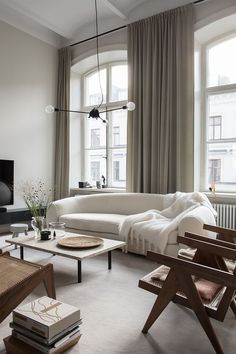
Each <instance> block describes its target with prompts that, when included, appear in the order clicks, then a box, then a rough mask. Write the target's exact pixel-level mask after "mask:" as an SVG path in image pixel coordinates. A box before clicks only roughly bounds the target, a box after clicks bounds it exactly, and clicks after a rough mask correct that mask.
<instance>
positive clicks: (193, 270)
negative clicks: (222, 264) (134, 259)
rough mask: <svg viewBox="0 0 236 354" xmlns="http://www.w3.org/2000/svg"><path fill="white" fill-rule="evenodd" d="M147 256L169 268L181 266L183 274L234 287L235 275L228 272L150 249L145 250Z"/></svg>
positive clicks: (235, 287)
mask: <svg viewBox="0 0 236 354" xmlns="http://www.w3.org/2000/svg"><path fill="white" fill-rule="evenodd" d="M147 258H148V259H150V260H152V261H155V262H158V263H159V264H163V265H166V266H167V267H170V268H174V267H178V268H179V269H180V268H181V272H183V273H185V274H189V275H196V276H197V277H199V278H203V279H207V280H210V281H212V282H215V283H219V284H222V285H223V286H226V287H229V288H233V289H236V275H234V274H231V273H229V272H225V271H223V270H219V269H215V268H211V267H208V266H205V265H203V264H197V263H193V262H191V261H187V260H183V259H180V258H174V257H171V256H167V255H165V254H161V253H155V252H151V251H148V252H147Z"/></svg>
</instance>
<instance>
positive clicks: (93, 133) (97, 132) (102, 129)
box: [85, 114, 106, 149]
mask: <svg viewBox="0 0 236 354" xmlns="http://www.w3.org/2000/svg"><path fill="white" fill-rule="evenodd" d="M100 116H101V117H102V118H104V119H105V115H104V114H100ZM85 119H86V121H85V148H87V149H90V148H96V147H97V148H99V147H100V148H101V147H105V146H106V125H105V124H104V123H102V121H101V120H100V119H94V118H87V117H85Z"/></svg>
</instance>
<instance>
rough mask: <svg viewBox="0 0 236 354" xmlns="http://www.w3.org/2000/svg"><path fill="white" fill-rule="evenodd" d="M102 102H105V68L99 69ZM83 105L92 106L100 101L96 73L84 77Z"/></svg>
mask: <svg viewBox="0 0 236 354" xmlns="http://www.w3.org/2000/svg"><path fill="white" fill-rule="evenodd" d="M100 78H101V86H102V92H103V103H106V69H102V70H100ZM84 98H85V99H84V102H85V106H94V105H98V104H100V103H101V99H102V96H101V89H100V84H99V76H98V73H97V72H95V73H92V74H90V75H88V76H86V77H85V97H84Z"/></svg>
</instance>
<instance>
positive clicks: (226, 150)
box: [207, 142, 236, 191]
mask: <svg viewBox="0 0 236 354" xmlns="http://www.w3.org/2000/svg"><path fill="white" fill-rule="evenodd" d="M207 169H208V178H207V180H208V184H209V185H210V184H211V183H213V184H215V185H216V191H235V190H236V143H231V142H222V143H211V144H208V159H207Z"/></svg>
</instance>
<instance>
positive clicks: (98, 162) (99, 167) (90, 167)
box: [85, 149, 106, 185]
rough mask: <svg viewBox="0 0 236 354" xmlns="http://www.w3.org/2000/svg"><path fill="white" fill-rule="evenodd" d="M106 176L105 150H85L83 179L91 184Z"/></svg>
mask: <svg viewBox="0 0 236 354" xmlns="http://www.w3.org/2000/svg"><path fill="white" fill-rule="evenodd" d="M102 175H104V176H106V150H102V149H101V150H100V149H98V150H86V151H85V179H86V181H88V182H89V183H90V184H92V185H96V181H101V176H102Z"/></svg>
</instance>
